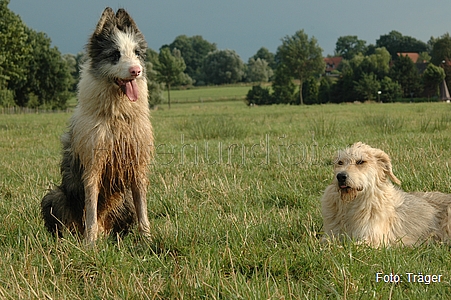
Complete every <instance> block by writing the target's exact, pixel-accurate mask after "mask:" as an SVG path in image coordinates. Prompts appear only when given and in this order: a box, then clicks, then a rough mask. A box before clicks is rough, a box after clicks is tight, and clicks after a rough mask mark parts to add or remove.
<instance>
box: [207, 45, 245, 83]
mask: <svg viewBox="0 0 451 300" xmlns="http://www.w3.org/2000/svg"><path fill="white" fill-rule="evenodd" d="M202 70H203V73H204V75H205V81H206V83H212V84H228V83H236V82H239V81H241V80H242V79H243V77H244V74H245V65H244V63H243V61H242V60H241V58H240V56H239V55H238V54H237V53H236V52H235V51H233V50H228V49H227V50H216V51H214V52H210V53H209V54H208V55H207V57H205V59H204V62H203V64H202Z"/></svg>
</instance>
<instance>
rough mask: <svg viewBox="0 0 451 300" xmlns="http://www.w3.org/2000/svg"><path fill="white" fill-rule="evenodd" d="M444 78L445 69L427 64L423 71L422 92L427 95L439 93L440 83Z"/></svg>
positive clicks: (432, 95) (433, 95)
mask: <svg viewBox="0 0 451 300" xmlns="http://www.w3.org/2000/svg"><path fill="white" fill-rule="evenodd" d="M443 79H445V71H444V70H443V68H441V67H437V66H435V65H433V64H429V65H428V66H427V68H426V70H425V71H424V73H423V86H424V93H425V95H426V96H427V97H435V96H438V95H439V91H440V90H439V89H440V84H441V83H442V82H443Z"/></svg>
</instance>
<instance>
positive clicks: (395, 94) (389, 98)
mask: <svg viewBox="0 0 451 300" xmlns="http://www.w3.org/2000/svg"><path fill="white" fill-rule="evenodd" d="M380 84H381V89H380V91H381V94H380V95H379V97H378V98H379V99H378V100H380V101H382V102H393V101H395V100H396V99H399V98H401V97H402V95H403V91H402V87H401V85H399V83H397V82H395V81H393V80H392V79H391V78H390V77H388V76H385V77H384V78H383V79H382V80H381V81H380Z"/></svg>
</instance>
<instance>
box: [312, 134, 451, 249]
mask: <svg viewBox="0 0 451 300" xmlns="http://www.w3.org/2000/svg"><path fill="white" fill-rule="evenodd" d="M334 172H335V176H334V180H333V182H332V184H331V185H329V186H328V187H327V188H326V190H325V192H324V195H323V197H322V199H321V204H322V215H323V218H324V232H325V233H326V235H328V236H329V237H341V236H343V235H344V236H348V237H350V238H352V239H355V240H357V241H362V242H365V243H367V244H369V245H371V246H374V247H378V246H381V245H386V246H388V245H393V244H396V243H397V242H401V243H402V244H404V245H413V244H415V243H417V242H421V241H425V240H427V239H429V238H432V239H436V240H440V241H446V240H448V239H449V237H450V232H451V228H450V226H451V195H448V194H443V193H439V192H429V193H406V192H404V191H402V190H401V189H399V188H397V187H395V186H394V185H393V184H392V181H393V182H394V183H396V184H398V185H399V184H400V181H399V180H398V178H396V176H395V175H394V174H393V171H392V165H391V161H390V157H389V156H388V155H387V154H386V153H385V152H383V151H382V150H380V149H375V148H372V147H370V146H368V145H365V144H363V143H360V142H359V143H356V144H354V145H352V146H351V147H349V148H347V149H345V150H343V151H340V152H339V153H338V156H337V157H336V158H335V161H334Z"/></svg>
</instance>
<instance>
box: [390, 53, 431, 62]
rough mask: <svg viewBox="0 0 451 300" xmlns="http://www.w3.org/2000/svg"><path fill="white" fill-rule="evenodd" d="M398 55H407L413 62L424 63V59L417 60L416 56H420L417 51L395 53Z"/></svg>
mask: <svg viewBox="0 0 451 300" xmlns="http://www.w3.org/2000/svg"><path fill="white" fill-rule="evenodd" d="M396 54H398V56H407V57H409V58H410V59H411V60H412V61H413V62H414V63H424V62H425V61H418V58H419V57H420V54H419V53H417V52H398V53H396Z"/></svg>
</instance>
